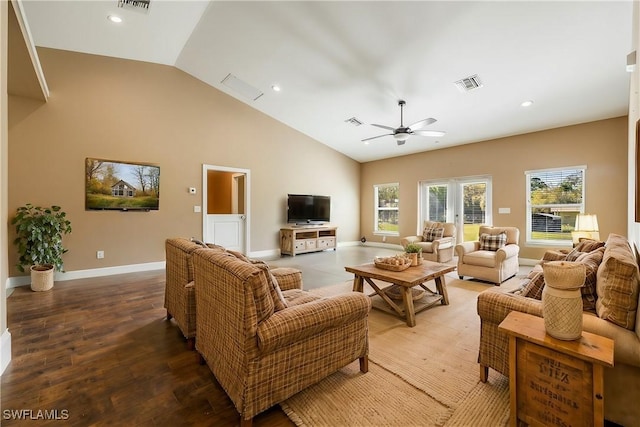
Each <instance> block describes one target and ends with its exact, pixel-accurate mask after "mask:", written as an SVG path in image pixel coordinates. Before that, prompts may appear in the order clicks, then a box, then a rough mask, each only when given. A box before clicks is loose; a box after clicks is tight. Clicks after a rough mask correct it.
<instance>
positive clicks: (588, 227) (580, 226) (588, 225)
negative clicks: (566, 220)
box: [575, 214, 600, 231]
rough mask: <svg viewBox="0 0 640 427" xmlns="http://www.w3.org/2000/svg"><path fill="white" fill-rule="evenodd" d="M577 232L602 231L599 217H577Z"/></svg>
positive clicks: (586, 215)
mask: <svg viewBox="0 0 640 427" xmlns="http://www.w3.org/2000/svg"><path fill="white" fill-rule="evenodd" d="M575 230H576V231H600V229H599V228H598V217H597V216H596V215H593V214H578V216H576V227H575Z"/></svg>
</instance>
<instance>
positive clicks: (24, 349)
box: [0, 271, 294, 426]
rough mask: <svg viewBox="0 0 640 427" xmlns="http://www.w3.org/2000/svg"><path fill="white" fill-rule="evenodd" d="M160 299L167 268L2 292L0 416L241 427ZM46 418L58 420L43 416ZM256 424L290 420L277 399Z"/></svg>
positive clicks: (7, 420) (7, 421) (40, 422)
mask: <svg viewBox="0 0 640 427" xmlns="http://www.w3.org/2000/svg"><path fill="white" fill-rule="evenodd" d="M163 303H164V271H154V272H146V273H132V274H125V275H117V276H109V277H103V278H91V279H78V280H70V281H65V282H58V283H56V284H55V287H54V288H53V289H52V290H51V291H47V292H32V291H31V290H30V289H29V287H22V288H18V289H15V290H14V291H13V293H12V294H11V296H9V298H8V299H7V314H8V327H9V331H10V332H11V337H12V352H13V355H12V361H11V363H10V364H9V366H8V367H7V369H6V370H5V372H4V374H3V376H2V389H1V390H0V391H1V408H2V415H1V417H2V419H1V420H0V423H1V424H2V425H3V426H18V425H28V426H45V425H72V426H94V425H95V426H98V425H118V426H134V425H141V426H156V425H157V426H168V425H171V426H189V425H197V426H235V425H239V421H240V417H239V415H238V413H237V412H236V410H235V408H234V406H233V404H232V403H231V401H230V400H229V398H228V397H227V395H226V394H225V392H224V391H223V390H222V388H221V387H220V386H219V384H218V383H217V382H216V380H215V377H214V376H213V374H212V373H211V371H210V370H209V368H208V367H207V366H206V365H204V366H202V365H199V364H198V363H197V358H196V352H195V351H189V350H187V347H186V341H185V340H184V338H183V336H182V335H181V334H180V332H179V330H178V328H177V327H176V325H175V323H173V321H167V320H166V311H165V309H164V308H163ZM18 415H22V416H23V418H24V417H25V416H26V417H27V418H28V419H27V420H24V419H23V420H18V419H16V417H17V416H18ZM51 416H53V417H57V418H58V420H45V419H43V418H46V417H51ZM65 418H67V420H66V421H64V423H61V421H60V419H65ZM33 419H36V420H35V421H34V420H33ZM254 425H255V426H293V425H294V424H293V423H292V422H291V421H290V420H289V419H288V418H287V417H286V416H285V415H284V413H283V412H282V410H281V409H280V407H279V406H275V407H273V408H271V409H270V410H268V411H266V412H264V413H262V414H260V415H259V416H257V417H256V418H254Z"/></svg>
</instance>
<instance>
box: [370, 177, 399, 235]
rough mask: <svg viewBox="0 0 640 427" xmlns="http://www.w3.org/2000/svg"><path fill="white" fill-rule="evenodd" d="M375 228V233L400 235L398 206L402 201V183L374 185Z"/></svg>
mask: <svg viewBox="0 0 640 427" xmlns="http://www.w3.org/2000/svg"><path fill="white" fill-rule="evenodd" d="M373 191H374V209H375V219H374V229H373V232H374V233H375V234H387V235H392V236H398V235H399V234H400V232H399V223H398V212H399V209H398V206H399V203H400V195H399V193H400V185H399V184H398V183H394V184H381V185H374V186H373Z"/></svg>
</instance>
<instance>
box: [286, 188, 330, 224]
mask: <svg viewBox="0 0 640 427" xmlns="http://www.w3.org/2000/svg"><path fill="white" fill-rule="evenodd" d="M330 220H331V197H330V196H316V195H311V194H288V195H287V223H289V224H295V225H322V224H325V223H328V222H329V221H330Z"/></svg>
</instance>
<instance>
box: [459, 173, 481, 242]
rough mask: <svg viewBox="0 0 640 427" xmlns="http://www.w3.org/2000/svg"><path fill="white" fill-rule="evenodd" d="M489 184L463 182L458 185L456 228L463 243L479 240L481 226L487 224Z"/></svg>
mask: <svg viewBox="0 0 640 427" xmlns="http://www.w3.org/2000/svg"><path fill="white" fill-rule="evenodd" d="M487 187H488V185H487V182H486V181H480V182H478V181H476V182H461V183H459V184H458V189H459V195H460V197H459V199H458V200H459V201H460V202H459V204H458V215H457V217H458V221H457V224H456V226H457V227H458V229H459V230H462V233H458V235H459V236H460V237H461V238H462V241H463V242H467V241H473V240H478V230H479V228H480V224H487V223H488V222H489V219H488V218H487V211H488V206H487V201H488V198H487Z"/></svg>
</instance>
